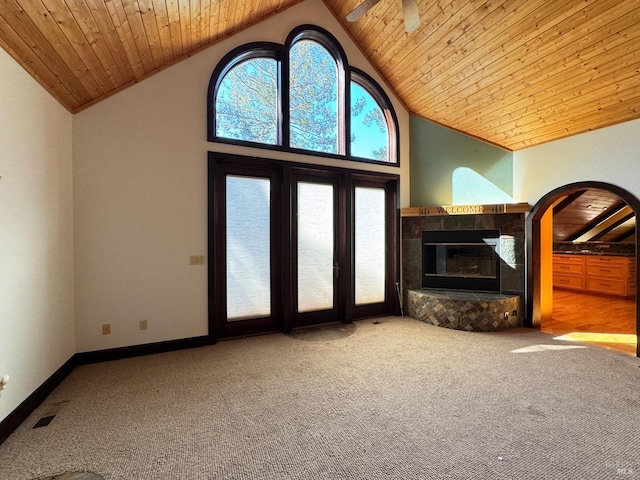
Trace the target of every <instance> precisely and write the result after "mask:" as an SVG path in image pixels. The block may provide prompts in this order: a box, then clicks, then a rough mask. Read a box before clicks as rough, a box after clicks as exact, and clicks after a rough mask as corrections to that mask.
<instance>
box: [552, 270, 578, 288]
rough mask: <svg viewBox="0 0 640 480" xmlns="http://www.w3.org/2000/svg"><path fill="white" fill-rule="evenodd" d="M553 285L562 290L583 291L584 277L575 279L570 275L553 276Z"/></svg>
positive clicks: (555, 274)
mask: <svg viewBox="0 0 640 480" xmlns="http://www.w3.org/2000/svg"><path fill="white" fill-rule="evenodd" d="M553 285H554V286H555V287H562V288H576V289H579V290H584V277H575V276H571V275H561V274H557V273H554V274H553Z"/></svg>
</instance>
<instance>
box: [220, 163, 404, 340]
mask: <svg viewBox="0 0 640 480" xmlns="http://www.w3.org/2000/svg"><path fill="white" fill-rule="evenodd" d="M396 191H397V176H391V175H380V174H366V173H361V172H353V171H349V170H344V169H335V168H325V167H309V166H304V165H299V164H293V163H289V162H276V161H266V160H259V161H258V160H251V159H246V158H244V157H242V158H239V157H230V156H226V155H219V154H211V155H210V160H209V258H210V259H212V261H210V262H209V331H210V335H211V336H212V337H213V339H214V340H215V339H216V338H224V337H232V336H238V335H247V334H256V333H262V332H269V331H289V330H291V329H292V328H295V327H298V326H305V325H313V324H318V323H326V322H335V321H342V322H345V323H348V322H351V321H352V319H354V318H360V317H365V316H372V315H382V314H388V313H391V312H392V309H396V308H397V300H396V297H395V288H394V285H395V283H394V282H395V280H396V279H397V274H398V267H397V265H398V254H397V252H398V238H397V232H398V219H397V204H396V195H397V193H396Z"/></svg>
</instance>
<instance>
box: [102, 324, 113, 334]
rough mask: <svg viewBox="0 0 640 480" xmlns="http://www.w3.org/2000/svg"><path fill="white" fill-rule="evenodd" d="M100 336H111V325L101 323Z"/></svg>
mask: <svg viewBox="0 0 640 480" xmlns="http://www.w3.org/2000/svg"><path fill="white" fill-rule="evenodd" d="M102 334H103V335H109V334H111V324H110V323H103V324H102Z"/></svg>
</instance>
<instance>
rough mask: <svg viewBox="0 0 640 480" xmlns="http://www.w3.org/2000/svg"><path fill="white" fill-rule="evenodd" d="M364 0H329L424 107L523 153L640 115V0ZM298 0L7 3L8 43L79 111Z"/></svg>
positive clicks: (396, 83) (401, 88)
mask: <svg viewBox="0 0 640 480" xmlns="http://www.w3.org/2000/svg"><path fill="white" fill-rule="evenodd" d="M360 1H361V0H324V2H325V4H326V5H327V7H328V8H329V9H330V10H331V11H332V12H333V14H334V15H335V17H336V18H337V19H338V20H339V21H340V22H341V23H342V25H343V26H344V27H345V29H346V30H347V31H348V33H349V34H350V35H351V37H352V38H353V39H354V41H355V42H356V43H357V44H358V45H359V46H360V48H361V49H362V51H363V52H364V53H365V54H366V55H367V56H368V58H369V59H370V61H371V62H372V64H373V65H374V66H375V68H377V70H378V71H379V72H380V73H381V74H382V75H383V76H384V78H385V79H386V81H387V82H388V84H389V85H390V86H391V87H392V88H393V89H394V91H395V93H396V94H397V95H398V97H399V98H400V99H401V100H402V102H404V104H405V105H406V107H407V108H408V110H409V111H410V112H411V113H413V114H414V115H417V116H419V117H422V118H425V119H428V120H431V121H434V122H437V123H440V124H442V125H445V126H448V127H451V128H454V129H456V130H459V131H462V132H465V133H467V134H469V135H472V136H474V137H477V138H480V139H482V140H485V141H487V142H490V143H493V144H495V145H499V146H502V147H504V148H506V149H509V150H518V149H522V148H525V147H528V146H532V145H537V144H540V143H544V142H548V141H551V140H556V139H559V138H563V137H567V136H570V135H574V134H577V133H581V132H585V131H589V130H594V129H597V128H601V127H605V126H609V125H613V124H616V123H620V122H624V121H628V120H632V119H637V118H640V76H639V73H640V2H639V1H638V0H624V1H621V0H551V1H550V0H503V1H497V0H418V10H419V13H420V18H421V23H420V26H419V27H418V28H417V29H416V30H414V31H412V32H410V33H406V32H405V30H404V24H403V15H402V2H401V0H381V1H380V2H379V3H378V4H377V5H375V6H374V7H373V8H372V9H371V10H369V12H368V13H367V14H366V15H364V16H363V17H361V18H360V19H359V20H357V21H356V22H354V23H350V22H347V21H346V20H345V16H346V15H347V13H348V12H349V11H351V10H352V9H353V8H354V7H356V6H357V5H358V4H359V3H360ZM297 3H300V0H0V45H1V46H2V47H3V48H4V49H5V50H7V51H8V52H9V53H10V54H11V55H12V56H13V57H14V58H15V59H16V60H17V61H18V62H19V63H20V64H21V65H22V66H23V67H24V68H25V69H26V70H27V71H29V72H30V73H31V74H32V75H33V76H34V77H35V78H36V79H37V80H38V81H39V82H40V83H41V84H42V85H43V86H44V87H45V88H46V89H47V90H48V91H49V92H50V93H51V94H52V95H53V96H55V97H56V98H57V99H58V100H59V101H60V102H61V103H62V104H63V105H64V106H65V107H66V108H67V109H69V110H70V111H71V112H78V111H80V110H82V109H83V108H86V107H87V106H90V105H92V104H94V103H96V102H98V101H100V100H101V99H104V98H106V97H108V96H109V95H112V94H113V93H115V92H117V91H119V90H121V89H123V88H126V87H128V86H130V85H133V84H135V83H136V82H139V81H140V80H142V79H144V78H146V77H147V76H149V75H152V74H154V73H156V72H158V71H159V70H162V69H163V68H165V67H166V66H168V65H171V64H173V63H175V62H177V61H180V60H182V59H184V58H187V57H188V56H189V55H190V54H192V53H194V52H195V51H197V50H199V49H202V48H204V47H206V46H209V45H212V44H214V43H215V42H217V41H219V40H221V39H224V38H227V37H228V36H230V35H233V34H234V33H236V32H238V31H240V30H242V29H244V28H246V27H248V26H250V25H254V24H256V23H258V22H260V21H261V20H263V19H264V18H266V17H268V16H271V15H274V14H276V13H278V12H280V11H282V10H284V9H286V8H288V7H290V6H292V5H295V4H297ZM283 40H284V39H283Z"/></svg>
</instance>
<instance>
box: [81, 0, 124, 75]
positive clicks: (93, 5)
mask: <svg viewBox="0 0 640 480" xmlns="http://www.w3.org/2000/svg"><path fill="white" fill-rule="evenodd" d="M86 3H87V7H88V8H89V12H90V13H91V16H92V17H93V20H94V21H95V22H96V24H97V25H98V28H99V30H100V31H101V32H102V35H103V36H104V38H105V41H106V42H107V46H108V48H109V50H110V51H111V55H112V56H113V58H114V60H115V64H116V67H118V68H119V69H120V73H121V75H122V78H123V83H128V82H130V81H132V80H134V79H135V72H134V70H133V67H132V66H131V65H130V63H129V57H128V55H127V52H126V50H125V48H124V45H123V43H122V39H121V38H120V35H119V32H118V30H117V28H116V26H115V24H114V23H113V19H112V17H111V14H110V12H109V10H108V9H107V5H106V3H105V1H104V0H86Z"/></svg>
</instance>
